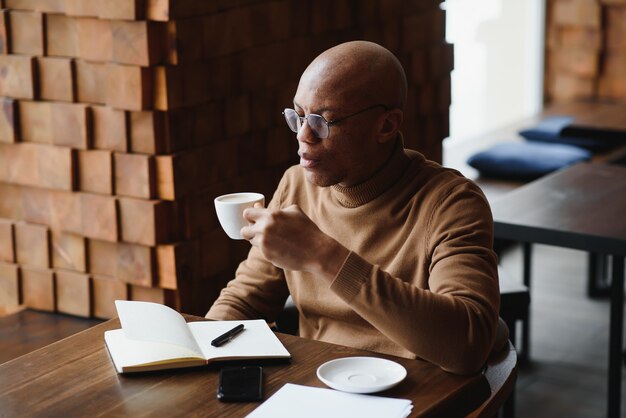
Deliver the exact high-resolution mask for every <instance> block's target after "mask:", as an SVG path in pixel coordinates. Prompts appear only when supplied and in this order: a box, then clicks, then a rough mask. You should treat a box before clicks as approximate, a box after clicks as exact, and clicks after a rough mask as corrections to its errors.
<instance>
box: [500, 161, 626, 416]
mask: <svg viewBox="0 0 626 418" xmlns="http://www.w3.org/2000/svg"><path fill="white" fill-rule="evenodd" d="M491 209H492V211H493V218H494V227H495V236H496V238H503V239H509V240H513V241H517V242H521V243H524V244H525V245H527V246H529V245H530V244H532V243H538V244H547V245H554V246H559V247H565V248H572V249H578V250H583V251H589V252H593V253H599V254H606V255H611V256H612V257H611V258H612V271H611V289H610V297H611V315H610V337H609V369H608V375H609V376H608V416H609V417H615V418H617V417H619V416H620V407H621V383H622V337H623V323H624V318H623V315H624V257H625V256H626V166H621V165H612V164H600V163H583V164H576V165H574V166H571V167H569V168H566V169H563V170H560V171H557V172H555V173H553V174H550V175H548V176H545V177H542V178H540V179H539V180H536V181H533V182H531V183H528V184H526V185H524V186H522V187H520V188H518V189H515V190H514V191H512V192H510V193H507V194H504V195H502V196H501V197H499V198H497V199H494V200H493V201H492V202H491ZM524 258H525V260H524V277H525V281H527V282H528V283H527V284H530V283H529V280H530V251H528V250H526V251H525V257H524Z"/></svg>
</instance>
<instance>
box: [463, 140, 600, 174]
mask: <svg viewBox="0 0 626 418" xmlns="http://www.w3.org/2000/svg"><path fill="white" fill-rule="evenodd" d="M591 156H592V154H591V152H590V151H588V150H585V149H582V148H579V147H575V146H572V145H563V144H548V143H543V142H502V143H499V144H496V145H494V146H492V147H491V148H489V149H487V150H485V151H481V152H479V153H477V154H474V155H472V156H471V157H470V158H469V159H468V160H467V163H468V164H469V165H470V166H471V167H474V168H475V169H476V170H478V171H479V172H480V174H481V175H484V176H487V177H496V178H506V179H519V180H532V179H535V178H537V177H540V176H543V175H544V174H547V173H550V172H552V171H555V170H558V169H560V168H563V167H565V166H568V165H570V164H574V163H577V162H579V161H584V160H588V159H589V158H591Z"/></svg>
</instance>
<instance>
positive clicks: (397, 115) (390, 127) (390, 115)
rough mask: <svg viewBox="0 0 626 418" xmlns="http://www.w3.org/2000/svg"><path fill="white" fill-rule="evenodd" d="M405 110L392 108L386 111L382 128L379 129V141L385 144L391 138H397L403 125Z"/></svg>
mask: <svg viewBox="0 0 626 418" xmlns="http://www.w3.org/2000/svg"><path fill="white" fill-rule="evenodd" d="M403 118H404V112H402V110H400V109H391V110H389V111H387V112H386V114H385V118H384V119H383V121H382V124H381V127H380V130H379V131H378V142H379V143H381V144H383V143H385V142H389V141H391V140H395V139H396V136H398V131H399V130H400V125H402V120H403Z"/></svg>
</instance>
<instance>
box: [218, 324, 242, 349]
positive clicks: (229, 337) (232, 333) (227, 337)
mask: <svg viewBox="0 0 626 418" xmlns="http://www.w3.org/2000/svg"><path fill="white" fill-rule="evenodd" d="M241 331H243V324H239V325H237V326H236V327H235V328H233V329H231V330H229V331H226V332H225V333H223V334H222V335H220V336H219V337H217V338H216V339H214V340H213V341H211V345H212V346H213V347H219V346H220V345H222V344H224V343H225V342H227V341H230V340H232V339H233V338H235V336H236V335H237V334H239V333H240V332H241Z"/></svg>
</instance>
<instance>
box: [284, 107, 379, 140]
mask: <svg viewBox="0 0 626 418" xmlns="http://www.w3.org/2000/svg"><path fill="white" fill-rule="evenodd" d="M377 107H382V108H383V109H385V110H389V109H391V108H390V107H389V106H387V105H384V104H375V105H372V106H369V107H366V108H365V109H361V110H359V111H358V112H355V113H352V114H350V115H348V116H344V117H342V118H338V119H333V120H330V121H329V120H326V119H324V116H321V115H317V114H315V113H311V114H309V115H306V116H300V115H298V112H296V111H295V110H293V109H289V108H287V109H285V110H283V115H285V120H286V121H287V125H289V128H290V129H291V130H292V131H294V132H296V133H298V131H299V130H300V128H302V125H303V124H304V121H305V120H306V121H307V123H308V124H309V127H310V128H311V131H313V135H315V137H316V138H319V139H324V138H328V136H329V135H330V126H331V125H334V124H336V123H339V122H342V121H344V120H346V119H348V118H351V117H353V116H356V115H359V114H361V113H363V112H367V111H368V110H372V109H376V108H377Z"/></svg>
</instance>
